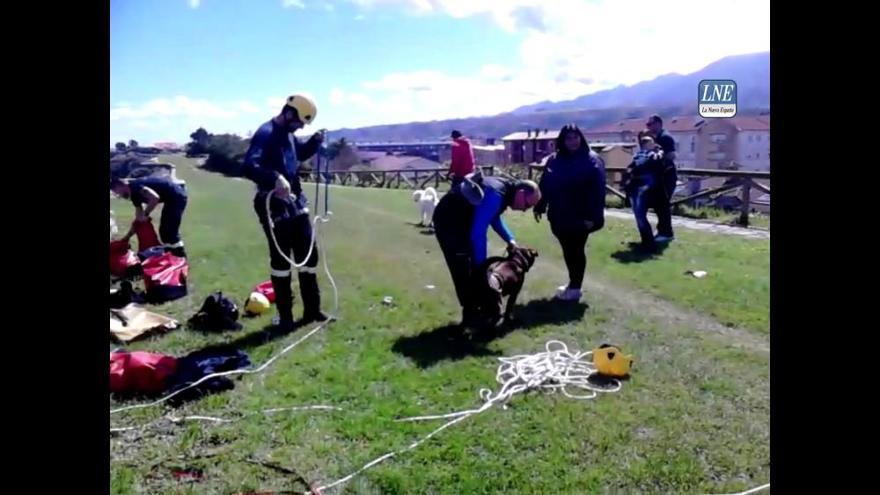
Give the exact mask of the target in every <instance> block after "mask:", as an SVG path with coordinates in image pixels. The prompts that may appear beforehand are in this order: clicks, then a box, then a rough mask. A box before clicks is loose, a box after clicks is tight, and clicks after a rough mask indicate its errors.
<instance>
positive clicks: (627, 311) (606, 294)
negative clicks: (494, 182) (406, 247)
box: [334, 196, 770, 354]
mask: <svg viewBox="0 0 880 495" xmlns="http://www.w3.org/2000/svg"><path fill="white" fill-rule="evenodd" d="M334 201H341V202H344V203H349V204H351V205H352V206H356V207H357V208H358V209H359V210H361V211H367V212H369V213H372V214H375V215H380V216H384V217H387V218H393V219H395V220H398V221H402V222H405V221H412V219H411V218H405V217H404V216H403V215H399V214H396V213H394V212H391V211H388V210H382V209H379V208H373V207H369V206H366V205H363V204H358V203H355V202H354V201H351V200H349V199H348V198H345V197H340V196H337V197H336V198H334ZM541 265H542V266H543V267H546V268H549V269H550V270H552V271H554V272H556V274H557V275H558V277H560V279H561V278H564V277H565V276H567V273H568V272H567V271H566V269H565V267H564V266H563V265H562V264H561V263H556V262H555V260H554V261H551V260H550V259H544V260H543V261H542V262H541ZM584 283H585V287H584V288H585V289H586V292H587V298H588V299H589V297H590V296H589V294H590V293H594V294H597V295H599V296H600V297H602V298H603V299H607V300H608V301H610V302H611V303H612V305H613V307H614V308H616V311H615V313H616V314H617V315H618V316H619V317H620V318H621V319H625V318H626V317H630V316H639V317H642V318H647V319H650V320H654V321H657V322H662V326H663V327H666V328H670V329H676V330H679V329H681V328H682V327H684V328H691V329H694V330H697V331H700V332H705V333H707V334H712V335H717V336H719V337H721V338H723V339H724V340H725V341H727V342H729V343H731V344H732V345H734V346H737V347H741V348H744V349H748V350H751V351H755V352H759V353H762V354H763V353H769V352H770V342H769V337H766V336H761V335H758V334H756V333H755V332H753V331H750V330H748V329H745V328H738V327H730V326H727V325H724V324H723V323H721V322H719V321H718V320H716V319H714V318H712V317H711V316H707V315H704V314H702V313H700V312H697V311H693V310H690V309H687V308H683V307H681V306H679V305H677V304H675V303H672V302H670V301H666V300H664V299H660V298H658V297H656V296H653V295H651V294H649V293H647V292H644V291H642V290H638V289H631V288H628V287H627V288H624V287H620V286H618V285H615V284H614V283H612V282H609V281H607V280H603V279H596V278H595V277H587V279H586V280H585V281H584Z"/></svg>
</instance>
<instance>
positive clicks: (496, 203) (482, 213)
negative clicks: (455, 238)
mask: <svg viewBox="0 0 880 495" xmlns="http://www.w3.org/2000/svg"><path fill="white" fill-rule="evenodd" d="M480 186H481V187H482V189H483V200H482V201H480V204H479V205H477V206H476V208H475V209H474V220H473V223H472V224H471V255H472V260H473V263H474V265H475V266H480V264H482V263H483V261H485V260H486V257H487V249H488V247H487V245H488V238H487V236H486V233H487V232H488V230H489V227H490V226H491V227H492V230H494V231H495V233H497V234H498V235H499V236H500V237H501V238H502V239H504V242H510V241H512V240H514V237H513V233H512V232H510V229H509V228H507V225H506V224H505V223H504V220H503V219H502V218H501V215H502V214H503V213H504V211H505V210H506V209H507V207H508V206H510V203H511V201H512V200H513V183H512V182H511V181H508V180H504V179H501V178H499V177H484V178H483V180H482V183H481V184H480Z"/></svg>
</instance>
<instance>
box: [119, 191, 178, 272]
mask: <svg viewBox="0 0 880 495" xmlns="http://www.w3.org/2000/svg"><path fill="white" fill-rule="evenodd" d="M110 189H111V190H112V191H113V192H114V193H115V194H116V195H117V196H119V197H122V198H124V199H129V200H131V202H132V203H133V204H134V209H135V220H136V221H141V222H143V221H146V220H147V219H149V218H150V214H151V213H152V212H153V210H154V209H156V207H157V206H159V204H162V216H161V218H160V220H159V238H160V239H161V240H162V243H163V244H164V247H165V249H167V250H168V251H170V252H171V254H173V255H175V256H179V257H181V258H186V251H185V250H184V248H183V240H182V239H181V238H180V223H181V221H182V220H183V212H184V210H186V202H187V197H186V191H185V190H184V189H183V187H182V186H181V185H180V184H178V183H176V182H174V180H173V179H171V178H170V177H144V178H141V179H123V178H119V177H114V178H113V179H111V180H110ZM132 235H134V225H133V224H132V227H131V229H130V230H129V231H128V233H127V234H126V235H125V236H124V237H123V239H124V240H128V239H130V238H131V237H132Z"/></svg>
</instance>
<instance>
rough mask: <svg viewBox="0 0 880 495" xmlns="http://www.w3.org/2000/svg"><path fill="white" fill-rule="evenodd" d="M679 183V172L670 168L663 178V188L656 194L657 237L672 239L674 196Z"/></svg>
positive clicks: (673, 167)
mask: <svg viewBox="0 0 880 495" xmlns="http://www.w3.org/2000/svg"><path fill="white" fill-rule="evenodd" d="M677 182H678V172H677V170H676V169H675V166H674V165H672V166H670V167H669V168H668V169H667V170H666V171H664V173H663V175H662V177H661V183H662V185H663V186H662V187H660V188H658V189H660V191H658V193H657V194H656V200H655V202H654V212H655V213H657V235H662V236H666V237H672V236H673V232H672V205H670V204H669V203H670V201H672V195H673V193H674V192H675V185H676V183H677Z"/></svg>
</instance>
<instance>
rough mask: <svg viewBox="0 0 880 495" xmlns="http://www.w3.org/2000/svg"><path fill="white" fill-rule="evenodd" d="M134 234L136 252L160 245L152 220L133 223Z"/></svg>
mask: <svg viewBox="0 0 880 495" xmlns="http://www.w3.org/2000/svg"><path fill="white" fill-rule="evenodd" d="M133 225H134V234H135V235H136V236H137V239H138V252H141V251H143V250H145V249H150V248H151V247H153V246H158V245H159V244H161V243H160V242H159V236H158V235H157V234H156V229H155V228H153V221H152V220H149V219H147V220H144V221H138V220H135V221H134V224H133Z"/></svg>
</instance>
